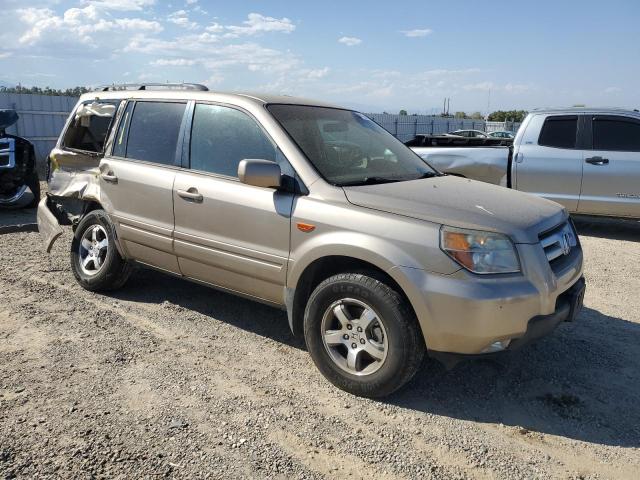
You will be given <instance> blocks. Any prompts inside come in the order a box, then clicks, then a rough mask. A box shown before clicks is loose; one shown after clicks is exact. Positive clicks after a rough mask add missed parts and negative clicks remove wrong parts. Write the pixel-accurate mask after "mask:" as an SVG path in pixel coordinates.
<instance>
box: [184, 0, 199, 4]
mask: <svg viewBox="0 0 640 480" xmlns="http://www.w3.org/2000/svg"><path fill="white" fill-rule="evenodd" d="M184 3H186V4H187V5H195V4H196V3H198V0H186V1H185V2H184Z"/></svg>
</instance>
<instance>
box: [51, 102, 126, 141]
mask: <svg viewBox="0 0 640 480" xmlns="http://www.w3.org/2000/svg"><path fill="white" fill-rule="evenodd" d="M119 103H120V100H104V101H97V100H92V101H89V102H84V103H83V104H81V105H80V106H79V107H78V109H77V110H76V111H75V113H74V116H73V120H72V121H71V124H70V125H69V128H68V129H67V131H66V132H65V135H64V140H63V146H64V147H66V148H72V149H74V150H83V151H86V152H95V153H101V152H102V151H103V149H104V143H105V141H106V140H107V134H108V133H109V127H110V126H111V121H112V120H113V116H114V115H115V113H116V110H117V109H118V104H119Z"/></svg>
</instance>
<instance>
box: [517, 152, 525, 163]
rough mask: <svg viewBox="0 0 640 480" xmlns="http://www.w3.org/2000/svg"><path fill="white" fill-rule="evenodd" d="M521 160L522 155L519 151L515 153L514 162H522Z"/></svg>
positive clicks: (522, 158)
mask: <svg viewBox="0 0 640 480" xmlns="http://www.w3.org/2000/svg"><path fill="white" fill-rule="evenodd" d="M523 160H524V155H522V154H521V153H520V152H518V153H516V158H515V161H516V163H522V161H523Z"/></svg>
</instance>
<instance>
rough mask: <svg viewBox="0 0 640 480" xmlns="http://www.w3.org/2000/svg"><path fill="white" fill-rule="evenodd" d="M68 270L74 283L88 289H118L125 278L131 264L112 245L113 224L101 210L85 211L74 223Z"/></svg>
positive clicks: (114, 244)
mask: <svg viewBox="0 0 640 480" xmlns="http://www.w3.org/2000/svg"><path fill="white" fill-rule="evenodd" d="M71 269H72V270H73V274H74V276H75V277H76V280H77V281H78V283H79V284H80V285H81V286H82V287H83V288H85V289H87V290H91V291H100V290H114V289H117V288H120V287H121V286H122V285H124V283H125V282H126V281H127V279H128V278H129V274H130V273H131V267H130V265H129V264H128V263H127V262H126V261H125V260H124V259H123V258H122V257H121V256H120V253H119V252H118V249H117V248H116V243H115V231H114V228H113V224H112V223H111V221H110V220H109V217H108V216H107V214H106V213H105V212H104V211H103V210H93V211H91V212H89V213H88V214H87V215H85V216H84V218H83V219H82V220H81V221H80V223H79V224H78V226H77V228H76V231H75V234H74V237H73V241H72V242H71Z"/></svg>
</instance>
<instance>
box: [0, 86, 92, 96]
mask: <svg viewBox="0 0 640 480" xmlns="http://www.w3.org/2000/svg"><path fill="white" fill-rule="evenodd" d="M90 91H91V90H89V89H88V88H87V87H73V88H67V89H65V90H58V89H55V88H50V87H49V86H47V87H44V88H40V87H23V86H22V85H18V86H16V87H6V86H1V87H0V93H34V94H38V95H56V96H63V97H79V96H80V95H82V94H83V93H87V92H90Z"/></svg>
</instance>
